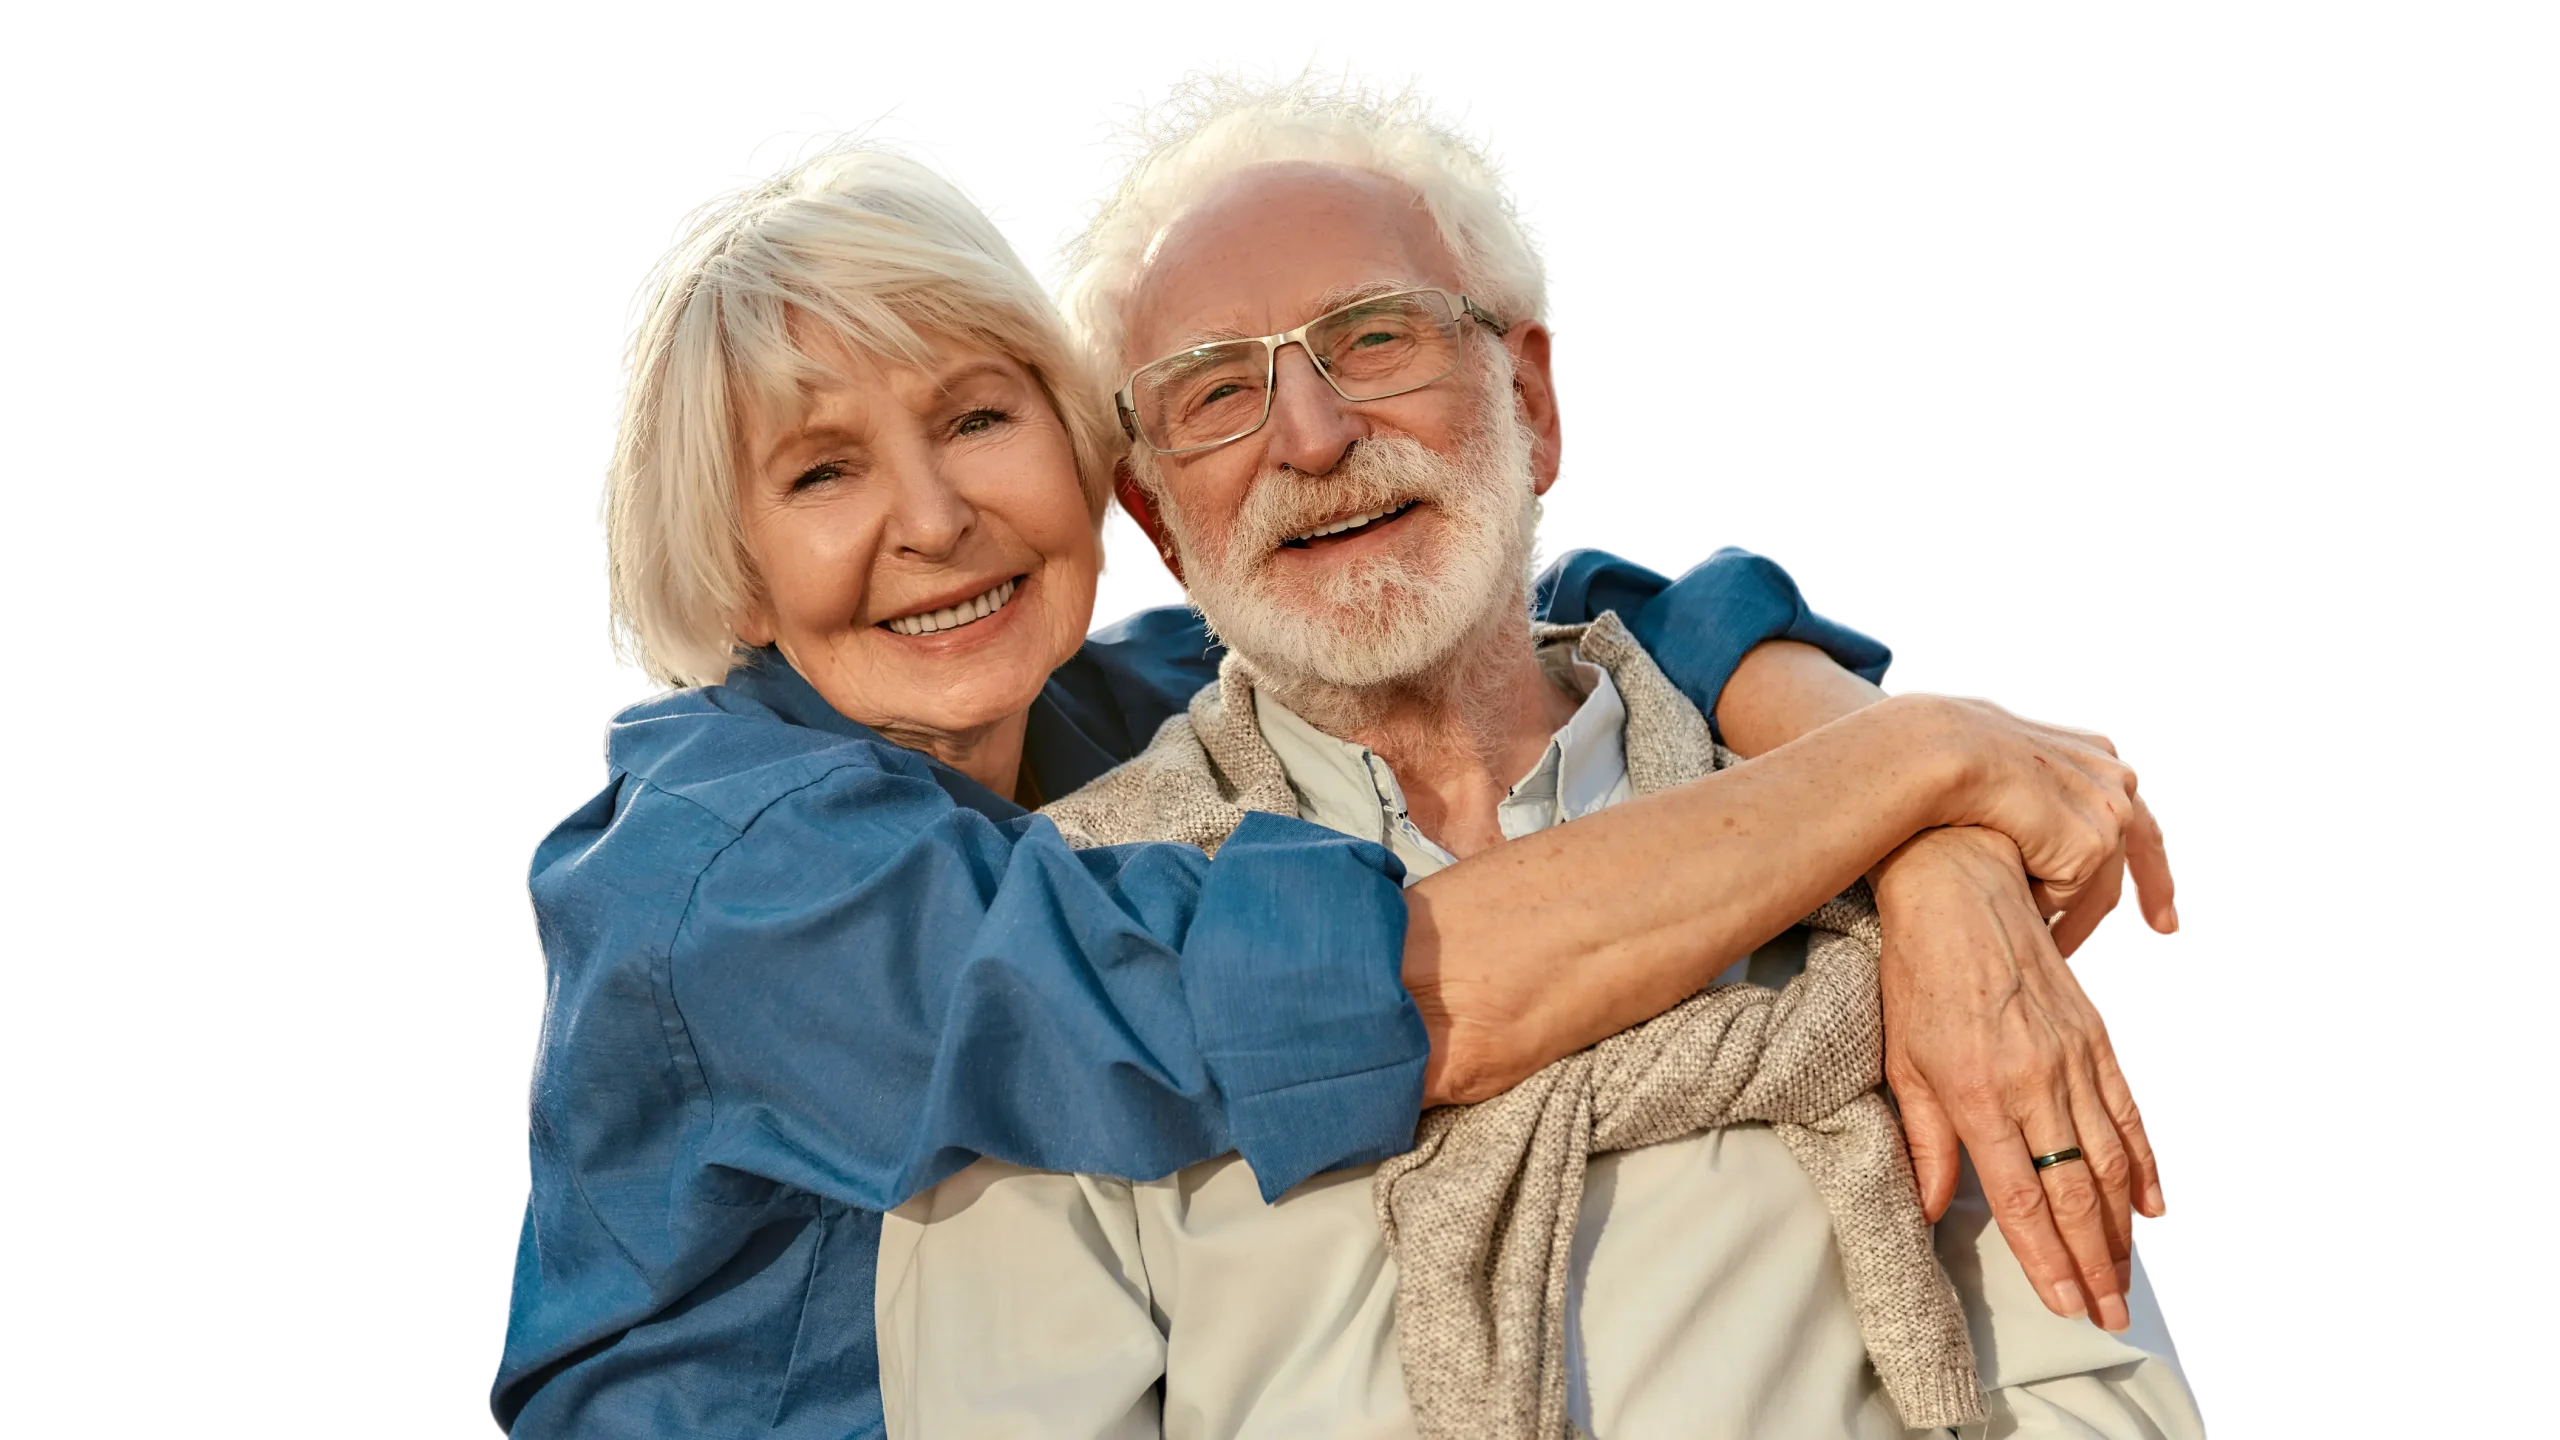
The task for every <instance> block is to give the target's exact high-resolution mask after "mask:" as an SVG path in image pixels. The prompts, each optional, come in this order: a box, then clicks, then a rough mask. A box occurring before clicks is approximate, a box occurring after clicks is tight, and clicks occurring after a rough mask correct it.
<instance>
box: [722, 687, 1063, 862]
mask: <svg viewBox="0 0 2560 1440" xmlns="http://www.w3.org/2000/svg"><path fill="white" fill-rule="evenodd" d="M720 688H721V689H723V690H726V691H729V692H730V693H731V694H733V695H736V696H738V697H739V698H741V699H744V700H748V701H752V702H753V703H755V704H757V705H761V706H763V707H764V708H765V709H767V710H770V711H772V712H773V713H774V714H775V715H777V716H779V717H780V718H781V719H782V720H783V721H784V722H785V723H786V724H791V725H799V726H802V727H805V728H807V729H811V730H824V731H827V732H828V733H830V734H835V735H842V736H844V737H846V738H847V739H852V740H869V741H872V742H874V743H876V744H881V745H891V746H896V747H897V748H898V749H900V750H904V751H906V753H908V754H910V755H913V756H915V757H916V758H917V759H918V760H920V761H922V762H924V765H925V768H926V770H927V771H929V772H930V773H931V774H932V776H933V780H934V783H935V784H937V785H940V786H941V787H942V789H943V792H944V793H945V794H948V795H949V796H950V797H951V798H952V799H953V800H955V801H957V802H958V803H960V804H962V805H966V806H968V807H969V808H970V809H972V810H975V811H977V812H978V813H979V814H981V815H984V816H986V817H987V818H988V819H990V820H1013V819H1018V818H1020V817H1021V816H1022V815H1023V814H1024V813H1025V812H1024V810H1023V808H1022V807H1021V806H1019V805H1016V804H1015V803H1013V801H1012V800H1010V799H1008V798H1006V797H1005V796H1002V795H998V794H997V793H996V792H994V791H993V790H990V789H988V788H987V787H986V786H984V785H981V784H979V783H978V782H977V781H975V780H972V779H970V778H969V777H968V776H966V775H963V774H961V773H960V772H959V771H957V770H954V769H952V768H951V767H950V766H948V765H945V764H943V763H942V762H941V761H939V760H936V759H934V758H933V757H932V756H930V755H927V754H925V753H924V752H923V751H921V750H917V749H914V748H912V747H909V746H905V745H899V744H898V742H897V741H895V740H892V739H890V738H889V737H888V736H886V735H883V734H881V733H880V732H879V731H877V730H874V729H872V728H871V727H870V726H868V725H865V724H863V723H862V722H861V721H859V720H852V719H848V718H846V716H845V714H844V712H842V711H840V710H838V709H836V707H834V706H833V705H830V704H828V703H827V697H825V696H824V695H821V694H819V693H818V687H817V686H815V685H812V684H810V683H809V680H808V677H806V676H804V675H802V674H801V673H800V672H799V670H798V669H797V668H795V667H794V666H793V665H792V663H791V662H790V661H789V660H787V659H785V658H783V654H782V652H781V651H780V650H779V649H776V648H774V647H773V646H770V645H768V646H766V647H764V648H763V649H760V650H758V651H756V652H755V653H754V654H752V655H750V656H749V657H748V658H747V659H746V660H744V661H742V662H741V663H739V664H738V665H737V666H736V667H735V668H733V669H732V670H730V672H729V674H728V678H726V679H724V680H722V681H721V682H720ZM1032 710H1033V713H1032V717H1031V723H1032V724H1033V725H1034V726H1037V725H1038V724H1039V720H1040V716H1039V707H1038V706H1037V705H1034V706H1033V707H1032ZM1031 754H1032V747H1031V745H1030V743H1029V742H1028V740H1027V738H1026V740H1025V743H1024V745H1023V763H1024V764H1026V765H1029V764H1031V763H1032V760H1031ZM1033 773H1034V774H1035V775H1036V774H1037V773H1038V771H1037V770H1036V769H1035V770H1034V771H1033Z"/></svg>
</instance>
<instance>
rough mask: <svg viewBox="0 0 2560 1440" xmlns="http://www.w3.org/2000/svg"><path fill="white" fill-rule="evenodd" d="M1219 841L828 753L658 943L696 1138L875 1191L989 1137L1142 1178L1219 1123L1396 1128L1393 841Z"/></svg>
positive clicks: (1219, 1130)
mask: <svg viewBox="0 0 2560 1440" xmlns="http://www.w3.org/2000/svg"><path fill="white" fill-rule="evenodd" d="M1239 840H1240V841H1242V842H1243V843H1240V844H1233V845H1230V846H1229V847H1228V849H1227V851H1226V852H1225V853H1223V854H1222V855H1221V857H1220V858H1219V859H1218V860H1217V861H1216V862H1215V863H1214V864H1213V863H1212V862H1210V861H1209V860H1208V859H1207V858H1206V857H1204V856H1202V855H1201V854H1200V853H1199V852H1197V851H1195V850H1191V849H1188V848H1187V847H1179V846H1124V847H1117V848H1111V849H1102V850H1090V851H1081V852H1079V851H1076V850H1073V849H1070V848H1069V847H1068V846H1067V844H1066V843H1065V842H1064V841H1063V840H1062V839H1061V838H1060V837H1059V835H1058V832H1057V830H1056V828H1055V827H1054V826H1052V825H1051V824H1050V823H1049V822H1048V821H1047V820H1045V819H1040V818H1037V817H1026V818H1023V819H1020V820H1016V821H1010V822H1003V823H999V822H997V821H994V820H991V819H989V818H988V817H986V816H984V815H980V814H978V813H976V812H974V811H970V810H966V809H958V808H954V807H952V806H951V805H949V804H948V803H947V802H946V801H945V800H944V798H943V797H942V796H941V794H940V793H939V791H938V790H936V789H935V788H934V787H932V786H930V785H928V784H925V783H923V782H920V781H916V780H913V779H911V778H908V777H903V776H898V775H893V774H888V773H884V772H881V771H877V770H864V769H855V768H850V767H848V768H845V769H839V770H836V771H834V772H831V773H830V774H828V775H826V776H823V777H821V778H819V779H817V780H815V781H813V782H812V783H810V784H808V785H806V786H804V787H802V788H800V789H799V790H797V791H794V792H793V793H791V794H789V795H786V796H783V797H781V798H780V799H778V800H777V801H775V802H774V803H773V804H772V805H770V806H768V807H766V809H765V810H764V811H763V812H762V813H761V814H759V815H758V816H757V817H756V818H755V819H754V821H753V823H752V824H751V825H749V826H748V827H746V829H745V830H744V832H743V833H741V834H740V836H739V837H738V839H737V840H736V842H735V843H733V844H732V845H730V846H729V847H727V849H726V850H725V851H724V852H723V853H722V854H721V855H720V856H719V857H718V858H717V859H715V860H713V861H712V863H711V864H710V865H709V867H708V868H707V869H706V870H705V871H704V873H703V875H702V877H701V879H700V881H699V883H698V884H697V886H696V887H695V892H694V894H693V897H692V900H691V903H690V905H689V906H688V908H687V912H686V915H685V919H684V922H683V924H682V926H681V928H680V929H679V931H678V934H677V936H676V940H675V944H674V946H673V950H672V958H671V978H670V985H669V990H670V995H671V1000H672V1007H671V1009H672V1013H671V1016H670V1023H671V1024H672V1025H674V1026H676V1027H679V1028H680V1030H681V1032H682V1045H681V1047H680V1048H681V1050H682V1051H683V1052H684V1053H686V1054H689V1055H691V1056H692V1057H695V1058H696V1060H697V1061H698V1064H699V1068H700V1076H701V1083H702V1085H703V1086H704V1089H705V1098H706V1099H707V1100H708V1102H709V1110H710V1114H711V1116H712V1118H713V1133H712V1134H711V1136H710V1137H709V1142H708V1153H707V1154H706V1157H705V1158H706V1159H707V1160H709V1161H710V1162H711V1163H714V1164H718V1165H722V1166H726V1167H730V1168H734V1169H737V1170H741V1171H745V1172H748V1173H752V1174H756V1175H761V1176H764V1177H767V1178H770V1179H773V1180H777V1181H780V1182H782V1183H784V1184H787V1185H791V1186H794V1187H797V1188H800V1189H805V1190H808V1191H811V1192H813V1193H816V1194H819V1195H824V1196H829V1197H833V1198H837V1199H842V1200H845V1201H848V1202H850V1203H852V1204H856V1205H860V1206H862V1207H864V1208H866V1209H875V1210H885V1209H889V1208H891V1207H893V1206H895V1205H897V1204H899V1203H900V1202H902V1201H904V1200H905V1199H906V1198H907V1197H909V1196H910V1195H913V1194H914V1193H916V1192H917V1191H919V1190H921V1189H923V1188H925V1187H926V1186H929V1185H932V1184H934V1183H936V1182H938V1181H940V1180H941V1179H943V1178H944V1177H945V1176H947V1175H949V1174H951V1173H953V1172H954V1171H956V1170H958V1169H959V1168H960V1167H961V1166H963V1165H965V1164H967V1163H968V1162H969V1161H970V1160H971V1159H974V1158H976V1157H977V1156H981V1155H984V1156H991V1157H993V1158H996V1159H999V1160H1004V1161H1008V1162H1010V1163H1013V1164H1016V1165H1023V1166H1029V1167H1033V1168H1038V1169H1048V1170H1073V1171H1086V1172H1092V1173H1097V1174H1106V1175H1116V1176H1122V1177H1126V1178H1131V1179H1148V1178H1153V1177H1155V1176H1158V1175H1163V1174H1168V1173H1170V1172H1172V1171H1174V1170H1177V1169H1180V1168H1181V1167H1183V1166H1185V1165H1188V1164H1193V1163H1196V1162H1198V1161H1201V1160H1205V1159H1209V1158H1212V1157H1214V1156H1217V1155H1220V1154H1223V1153H1225V1152H1227V1151H1229V1150H1236V1151H1239V1152H1241V1153H1242V1154H1243V1155H1244V1156H1245V1157H1246V1159H1248V1160H1249V1161H1251V1162H1252V1163H1253V1164H1254V1165H1255V1167H1256V1170H1257V1172H1260V1173H1267V1174H1269V1175H1271V1176H1273V1177H1274V1178H1275V1180H1284V1181H1286V1182H1287V1183H1295V1178H1302V1177H1303V1176H1305V1175H1308V1174H1312V1173H1315V1172H1317V1171H1319V1170H1324V1169H1330V1168H1335V1167H1337V1166H1340V1165H1344V1164H1352V1163H1358V1162H1359V1161H1362V1160H1366V1159H1372V1158H1376V1157H1378V1156H1380V1155H1384V1154H1391V1153H1394V1152H1395V1151H1397V1150H1400V1149H1402V1148H1404V1147H1405V1146H1407V1145H1409V1144H1410V1143H1411V1141H1412V1133H1413V1127H1414V1123H1415V1120H1416V1118H1417V1116H1418V1114H1419V1110H1420V1102H1421V1068H1422V1058H1423V1054H1424V1051H1425V1049H1426V1046H1427V1041H1426V1039H1425V1038H1424V1035H1423V1031H1422V1026H1421V1021H1420V1018H1419V1016H1418V1014H1417V1013H1416V1012H1415V1011H1414V1009H1413V1006H1412V1002H1411V1000H1410V998H1409V997H1407V996H1406V995H1405V993H1404V991H1403V989H1402V986H1401V984H1400V982H1399V975H1400V964H1401V953H1402V949H1403V933H1404V919H1405V912H1404V902H1403V898H1402V895H1401V892H1400V890H1399V887H1398V886H1397V883H1396V880H1397V877H1396V875H1395V870H1394V862H1393V860H1392V859H1391V858H1390V857H1388V856H1387V855H1386V853H1385V852H1384V851H1383V850H1381V849H1379V848H1378V847H1376V846H1369V845H1362V844H1360V843H1359V842H1355V841H1350V840H1347V839H1345V838H1344V837H1342V836H1339V835H1335V834H1333V833H1331V832H1329V831H1324V830H1320V829H1318V828H1316V827H1314V826H1310V825H1305V824H1302V823H1300V822H1296V821H1289V820H1282V819H1280V818H1279V817H1265V818H1264V820H1263V822H1262V823H1258V824H1256V825H1255V826H1253V827H1251V828H1250V830H1249V832H1240V833H1239ZM1265 1167H1268V1168H1267V1169H1266V1168H1265Z"/></svg>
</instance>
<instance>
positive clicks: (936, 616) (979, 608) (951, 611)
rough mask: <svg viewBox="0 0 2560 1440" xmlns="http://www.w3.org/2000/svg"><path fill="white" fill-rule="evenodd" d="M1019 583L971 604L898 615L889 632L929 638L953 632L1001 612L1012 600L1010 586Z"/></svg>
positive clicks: (1005, 585)
mask: <svg viewBox="0 0 2560 1440" xmlns="http://www.w3.org/2000/svg"><path fill="white" fill-rule="evenodd" d="M1019 583H1020V582H1019V581H1014V580H1007V581H1006V582H1004V583H1003V584H1001V585H999V586H997V587H996V588H994V589H993V590H990V591H988V592H987V593H986V594H984V595H981V596H979V597H978V598H977V599H975V600H963V601H961V602H960V603H959V604H957V605H946V606H944V607H942V608H941V609H939V610H928V611H926V612H925V613H923V614H922V615H901V616H899V617H898V618H897V619H895V620H892V621H890V622H888V624H889V629H890V630H891V631H893V632H895V633H896V634H900V635H931V634H933V633H934V632H936V631H939V630H956V629H958V628H959V627H961V626H963V625H966V624H969V623H970V622H971V621H975V620H984V619H986V618H987V617H988V616H990V615H993V614H994V613H996V612H997V611H999V610H1001V609H1003V608H1004V606H1005V602H1006V601H1008V600H1011V599H1012V598H1013V590H1014V586H1015V585H1017V584H1019Z"/></svg>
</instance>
